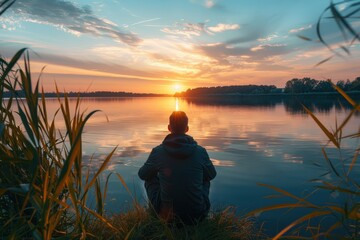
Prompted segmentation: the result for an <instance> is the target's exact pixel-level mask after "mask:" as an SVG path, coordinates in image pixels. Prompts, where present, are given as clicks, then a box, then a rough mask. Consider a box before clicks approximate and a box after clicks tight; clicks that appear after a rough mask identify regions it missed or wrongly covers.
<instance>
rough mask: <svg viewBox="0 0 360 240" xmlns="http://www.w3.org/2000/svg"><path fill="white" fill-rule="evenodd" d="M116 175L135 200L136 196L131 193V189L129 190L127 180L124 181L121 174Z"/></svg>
mask: <svg viewBox="0 0 360 240" xmlns="http://www.w3.org/2000/svg"><path fill="white" fill-rule="evenodd" d="M115 175H116V176H117V177H118V179H119V180H120V182H121V183H122V185H123V186H124V187H125V189H126V191H127V192H128V194H129V195H130V196H131V198H132V199H133V200H134V196H133V194H132V193H131V191H130V189H129V188H128V186H127V184H126V182H125V180H124V179H123V177H122V176H121V175H120V174H119V173H115Z"/></svg>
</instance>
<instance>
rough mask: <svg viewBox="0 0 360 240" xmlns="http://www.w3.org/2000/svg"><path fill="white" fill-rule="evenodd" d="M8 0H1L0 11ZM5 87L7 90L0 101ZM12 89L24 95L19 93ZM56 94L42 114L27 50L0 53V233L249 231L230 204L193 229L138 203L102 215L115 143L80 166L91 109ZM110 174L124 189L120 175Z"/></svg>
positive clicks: (193, 235)
mask: <svg viewBox="0 0 360 240" xmlns="http://www.w3.org/2000/svg"><path fill="white" fill-rule="evenodd" d="M13 3H14V1H3V2H1V3H0V14H1V13H3V12H4V11H5V10H6V9H8V8H9V7H10V6H11V5H12V4H13ZM1 9H2V10H1ZM22 58H23V61H21V59H22ZM21 65H22V66H21ZM34 83H35V84H34ZM33 84H34V85H33ZM5 91H8V92H10V93H11V94H10V98H9V99H6V100H5V99H4V98H3V96H4V92H5ZM19 92H21V96H25V97H20V95H19V94H18V93H19ZM57 92H58V93H59V91H57ZM57 100H58V109H57V110H56V111H55V114H54V115H52V116H49V115H48V111H47V105H46V99H45V95H44V91H43V90H42V89H40V86H39V79H37V80H34V79H32V75H31V68H30V58H29V54H28V52H27V50H26V49H21V50H19V51H18V52H17V53H16V54H15V55H14V56H13V57H12V58H11V59H10V60H9V61H8V60H6V59H5V58H2V57H0V238H4V239H86V238H90V239H252V238H253V237H256V235H254V236H253V234H254V233H257V231H255V230H254V228H253V227H254V225H253V223H252V222H251V221H249V220H248V219H245V218H238V217H237V216H236V215H235V211H234V210H232V209H231V208H228V209H226V210H224V211H222V212H218V213H214V214H212V217H211V218H209V219H206V220H204V221H203V222H201V223H199V224H198V225H197V226H193V227H189V226H181V227H175V226H170V225H167V224H166V223H164V222H162V221H161V220H159V218H158V217H157V216H154V215H151V214H149V213H148V212H147V211H146V210H145V209H144V208H142V207H141V206H139V205H137V204H136V205H135V207H134V208H133V209H130V210H129V211H127V212H125V213H120V214H114V215H111V216H108V215H106V214H105V209H104V205H105V202H106V195H107V185H108V181H109V178H110V176H111V174H109V175H108V176H107V177H106V182H105V184H104V185H102V184H101V183H100V176H101V174H102V172H103V171H104V170H105V169H106V167H107V164H108V163H109V161H110V160H111V157H112V155H113V153H114V152H115V150H116V148H115V149H114V150H113V151H112V152H110V153H109V154H108V155H107V156H106V157H104V159H103V162H102V163H101V165H100V167H99V168H98V169H91V168H90V167H88V166H86V165H85V164H84V163H83V156H82V152H83V151H82V147H83V146H82V144H83V142H82V133H83V130H84V128H85V125H86V123H87V121H88V120H89V118H91V117H92V116H93V115H94V114H96V113H97V112H98V110H94V111H91V112H83V111H82V110H81V100H80V98H77V101H76V103H75V105H74V106H72V105H70V101H69V98H68V96H67V95H66V94H64V96H60V94H58V97H57ZM55 118H56V119H57V121H55ZM59 118H61V119H62V121H63V123H64V125H65V129H64V130H60V129H59V128H58V127H57V125H56V123H57V122H58V119H59ZM115 175H116V176H117V178H118V179H119V184H122V186H123V187H125V188H126V190H127V191H128V192H129V194H131V193H130V191H129V189H128V187H127V186H126V183H125V182H124V180H123V178H122V177H121V176H120V175H119V174H115ZM90 195H91V196H90ZM89 198H92V199H95V204H94V205H89V202H93V201H88V199H89Z"/></svg>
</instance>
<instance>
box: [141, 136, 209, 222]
mask: <svg viewBox="0 0 360 240" xmlns="http://www.w3.org/2000/svg"><path fill="white" fill-rule="evenodd" d="M139 176H140V178H141V179H143V180H150V179H151V178H153V177H156V176H157V177H158V178H159V182H160V189H161V190H160V197H161V202H162V203H163V204H170V205H172V207H173V210H174V213H175V214H176V215H177V216H179V217H180V218H181V219H183V220H185V221H186V219H187V218H201V216H202V215H204V214H205V215H206V214H207V212H208V210H209V208H210V202H209V198H208V195H209V187H210V180H211V179H213V178H214V177H215V176H216V171H215V168H214V166H213V165H212V163H211V161H210V159H209V156H208V154H207V152H206V150H205V149H204V148H203V147H201V146H199V145H197V143H196V142H195V141H194V139H193V138H192V137H190V136H188V135H186V134H169V135H168V136H167V137H166V138H165V139H164V141H163V143H162V144H161V145H159V146H157V147H156V148H154V149H153V150H152V152H151V154H150V156H149V158H148V160H147V162H146V163H145V165H144V166H143V167H142V168H141V169H140V170H139Z"/></svg>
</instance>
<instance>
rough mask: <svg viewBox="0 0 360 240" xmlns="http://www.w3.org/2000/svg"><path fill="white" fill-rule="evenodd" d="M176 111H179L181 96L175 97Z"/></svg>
mask: <svg viewBox="0 0 360 240" xmlns="http://www.w3.org/2000/svg"><path fill="white" fill-rule="evenodd" d="M175 111H179V98H175Z"/></svg>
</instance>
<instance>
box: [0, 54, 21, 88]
mask: <svg viewBox="0 0 360 240" xmlns="http://www.w3.org/2000/svg"><path fill="white" fill-rule="evenodd" d="M26 50H27V49H26V48H22V49H20V50H19V51H18V52H17V53H16V54H15V55H14V56H13V58H12V59H11V61H10V62H9V64H8V65H7V66H6V69H5V71H4V72H3V73H2V75H1V77H0V84H3V82H4V81H5V78H6V77H7V76H8V74H9V73H10V71H11V70H12V69H13V67H14V66H15V65H16V63H17V62H18V61H19V59H20V57H21V56H22V55H23V54H24V52H25V51H26ZM9 90H11V89H9Z"/></svg>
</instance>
